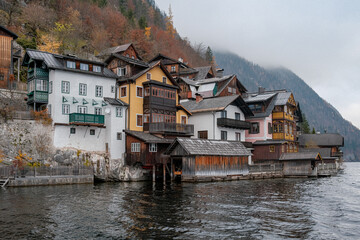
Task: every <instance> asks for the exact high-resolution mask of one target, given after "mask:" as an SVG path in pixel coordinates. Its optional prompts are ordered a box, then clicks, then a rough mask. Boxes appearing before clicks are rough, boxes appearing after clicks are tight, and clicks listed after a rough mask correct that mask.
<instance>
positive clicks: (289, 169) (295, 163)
mask: <svg viewBox="0 0 360 240" xmlns="http://www.w3.org/2000/svg"><path fill="white" fill-rule="evenodd" d="M279 160H280V162H282V163H283V174H284V177H301V176H302V177H311V176H313V177H317V175H318V173H317V166H318V165H319V163H320V162H321V161H322V158H321V155H320V153H319V152H297V153H283V154H282V155H281V157H280V159H279Z"/></svg>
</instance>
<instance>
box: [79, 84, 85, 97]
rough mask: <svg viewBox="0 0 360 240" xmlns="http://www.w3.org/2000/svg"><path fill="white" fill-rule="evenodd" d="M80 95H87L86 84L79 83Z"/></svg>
mask: <svg viewBox="0 0 360 240" xmlns="http://www.w3.org/2000/svg"><path fill="white" fill-rule="evenodd" d="M79 95H82V96H86V84H84V83H80V84H79Z"/></svg>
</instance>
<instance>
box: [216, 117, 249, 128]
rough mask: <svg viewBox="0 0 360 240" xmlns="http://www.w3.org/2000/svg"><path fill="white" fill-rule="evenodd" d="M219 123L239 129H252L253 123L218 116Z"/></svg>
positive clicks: (220, 125) (222, 125) (221, 125)
mask: <svg viewBox="0 0 360 240" xmlns="http://www.w3.org/2000/svg"><path fill="white" fill-rule="evenodd" d="M217 125H218V126H219V127H228V128H237V129H250V128H251V124H250V123H249V122H245V121H242V120H236V119H231V118H218V119H217Z"/></svg>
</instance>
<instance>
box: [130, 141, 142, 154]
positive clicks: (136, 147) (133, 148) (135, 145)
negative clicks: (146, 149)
mask: <svg viewBox="0 0 360 240" xmlns="http://www.w3.org/2000/svg"><path fill="white" fill-rule="evenodd" d="M131 152H140V143H131Z"/></svg>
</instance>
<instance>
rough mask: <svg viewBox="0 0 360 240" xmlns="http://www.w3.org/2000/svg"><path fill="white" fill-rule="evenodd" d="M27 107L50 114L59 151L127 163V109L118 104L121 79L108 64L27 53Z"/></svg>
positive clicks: (47, 54) (31, 51)
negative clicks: (99, 154) (90, 153)
mask: <svg viewBox="0 0 360 240" xmlns="http://www.w3.org/2000/svg"><path fill="white" fill-rule="evenodd" d="M23 65H24V66H27V67H28V91H29V93H28V96H29V98H28V104H29V105H30V106H31V107H32V108H34V110H41V109H45V108H47V109H48V113H49V114H50V116H51V118H52V120H53V126H54V138H53V139H54V140H53V141H54V142H53V144H54V146H55V147H56V148H64V147H71V148H76V149H79V150H85V151H97V152H106V153H109V154H110V158H111V159H121V158H123V155H124V154H123V153H124V152H125V137H124V133H123V130H124V129H125V126H126V125H125V123H126V120H125V119H126V109H127V105H126V104H125V103H123V102H122V101H120V100H119V99H116V96H115V94H116V78H117V76H116V75H115V74H114V73H113V72H112V71H110V70H108V69H107V68H105V66H104V64H103V63H100V62H95V61H89V60H83V59H79V58H76V57H74V56H61V55H56V54H51V53H47V52H41V51H36V50H28V51H27V53H26V55H25V57H24V62H23Z"/></svg>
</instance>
